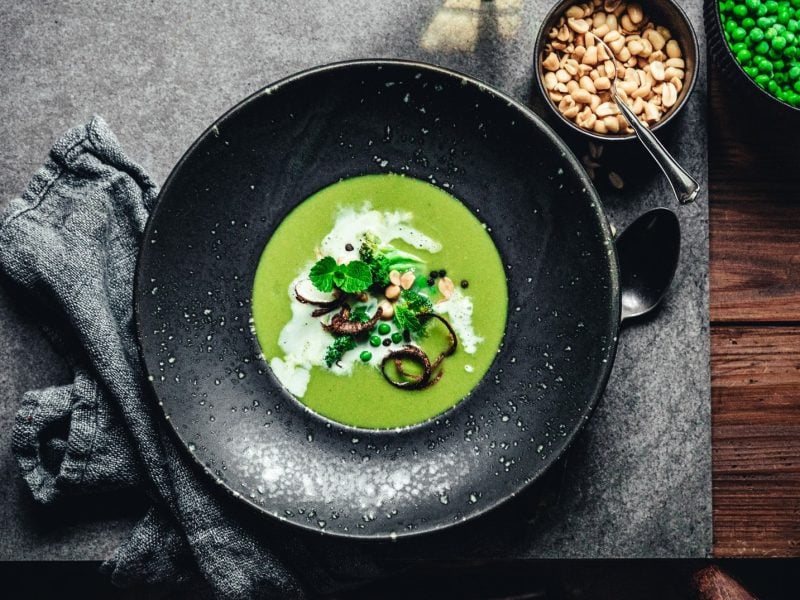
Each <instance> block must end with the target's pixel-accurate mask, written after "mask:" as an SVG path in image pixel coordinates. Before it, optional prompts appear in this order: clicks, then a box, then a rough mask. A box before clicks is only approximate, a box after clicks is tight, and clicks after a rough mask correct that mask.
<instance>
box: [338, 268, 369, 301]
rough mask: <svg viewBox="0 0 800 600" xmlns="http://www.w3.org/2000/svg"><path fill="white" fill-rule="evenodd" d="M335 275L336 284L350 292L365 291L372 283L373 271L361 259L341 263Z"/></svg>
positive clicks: (344, 290)
mask: <svg viewBox="0 0 800 600" xmlns="http://www.w3.org/2000/svg"><path fill="white" fill-rule="evenodd" d="M333 277H334V282H335V283H336V285H337V286H338V287H340V288H342V291H343V292H347V293H348V294H355V293H357V292H363V291H364V290H366V289H367V288H368V287H369V286H371V285H372V271H370V268H369V267H368V266H367V264H366V263H363V262H361V261H360V260H354V261H351V262H349V263H347V264H346V265H340V266H339V269H337V271H336V272H335V273H334V276H333Z"/></svg>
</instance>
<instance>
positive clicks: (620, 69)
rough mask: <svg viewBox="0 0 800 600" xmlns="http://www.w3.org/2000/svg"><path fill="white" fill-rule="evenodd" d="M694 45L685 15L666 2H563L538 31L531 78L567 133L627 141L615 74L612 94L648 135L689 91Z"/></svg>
mask: <svg viewBox="0 0 800 600" xmlns="http://www.w3.org/2000/svg"><path fill="white" fill-rule="evenodd" d="M591 34H594V35H591ZM594 36H597V37H598V38H600V39H602V40H603V41H604V42H605V45H606V46H608V48H609V49H610V50H611V51H612V52H613V53H614V56H613V57H612V56H608V54H607V52H606V50H605V48H603V47H602V46H601V45H599V44H598V43H597V42H596V39H595V37H594ZM697 47H698V43H697V36H696V34H695V32H694V29H692V26H691V24H690V23H689V19H688V17H687V16H686V13H684V11H683V9H681V8H680V6H678V5H677V4H675V3H674V2H672V1H671V0H654V1H651V2H641V3H639V2H625V1H623V0H587V1H585V2H580V1H579V0H564V1H562V2H559V3H558V4H556V5H555V6H554V7H553V8H552V9H551V11H550V12H549V13H548V14H547V16H546V17H545V18H544V21H543V22H542V26H541V29H540V30H539V35H538V37H537V40H536V46H535V51H534V52H535V54H534V56H535V60H536V63H535V64H536V69H535V72H536V81H537V83H538V86H539V89H540V91H541V93H542V95H543V96H544V98H545V100H546V104H547V105H548V106H549V107H550V108H551V109H552V110H553V112H554V113H555V114H556V115H558V117H559V118H560V119H561V120H563V121H564V122H565V123H566V124H567V125H569V126H570V127H572V128H573V129H576V130H577V131H580V132H581V133H583V134H585V135H588V136H590V137H593V138H595V139H599V140H602V141H608V140H625V139H633V138H635V137H636V136H635V135H634V132H633V129H631V127H630V125H629V124H628V122H627V121H626V120H625V117H624V116H623V115H622V114H620V110H619V108H618V106H617V105H616V103H615V102H614V99H613V98H612V86H613V85H614V79H615V76H616V87H617V91H618V93H619V94H620V95H621V96H622V98H623V99H624V101H625V102H626V103H627V104H628V106H630V107H631V108H632V109H633V112H634V113H635V114H636V115H637V116H638V118H639V120H640V121H641V122H642V123H644V124H645V125H646V126H647V127H649V128H651V129H653V130H655V129H657V128H659V127H661V126H663V125H665V124H666V123H667V122H669V121H670V120H671V119H672V118H673V117H674V116H675V115H676V114H677V113H678V112H679V111H680V109H681V107H682V106H683V105H684V104H685V102H686V99H687V98H688V97H689V94H691V91H692V89H693V88H694V83H695V80H696V79H697V67H698V59H697Z"/></svg>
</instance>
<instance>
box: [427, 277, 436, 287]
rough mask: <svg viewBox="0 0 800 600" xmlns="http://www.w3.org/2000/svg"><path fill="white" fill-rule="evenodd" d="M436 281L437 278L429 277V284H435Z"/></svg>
mask: <svg viewBox="0 0 800 600" xmlns="http://www.w3.org/2000/svg"><path fill="white" fill-rule="evenodd" d="M434 283H436V280H435V279H434V278H433V277H429V278H428V285H433V284H434Z"/></svg>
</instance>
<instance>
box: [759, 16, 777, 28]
mask: <svg viewBox="0 0 800 600" xmlns="http://www.w3.org/2000/svg"><path fill="white" fill-rule="evenodd" d="M773 23H775V18H774V17H758V19H756V24H757V25H758V26H759V27H760V28H761V29H767V28H768V27H770V26H772V24H773Z"/></svg>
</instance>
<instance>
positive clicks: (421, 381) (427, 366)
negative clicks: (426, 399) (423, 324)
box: [381, 313, 458, 390]
mask: <svg viewBox="0 0 800 600" xmlns="http://www.w3.org/2000/svg"><path fill="white" fill-rule="evenodd" d="M420 318H424V319H425V320H426V321H427V320H428V319H436V320H438V321H441V323H442V324H443V325H444V326H445V327H446V328H447V332H448V333H449V335H450V345H449V346H448V347H447V349H446V350H445V351H444V352H442V353H441V354H439V356H438V357H437V358H436V360H435V361H433V362H432V363H431V360H430V358H428V355H427V354H425V351H424V350H422V348H420V347H418V346H411V345H407V346H403V347H402V348H401V349H399V350H395V351H394V352H390V353H389V354H388V355H386V357H385V358H384V359H383V361H382V362H381V373H383V377H384V379H386V381H388V382H389V383H391V384H392V385H393V386H395V387H398V388H402V389H406V390H421V389H424V388H426V387H430V386H432V385H433V384H434V383H436V382H437V381H439V380H440V379H441V378H442V373H444V370H443V369H439V372H438V373H436V375H435V376H434V377H433V379H431V375H432V374H433V372H434V371H436V369H437V368H438V367H439V366H440V365H441V364H442V361H443V360H444V359H445V358H447V357H448V356H452V355H453V353H454V352H455V351H456V349H457V348H458V337H457V336H456V332H455V330H453V326H452V325H450V323H449V321H448V320H447V319H445V318H444V317H442V316H441V315H437V314H436V313H423V314H421V315H420ZM403 358H410V359H412V360H414V361H416V362H419V364H420V365H421V366H422V368H423V371H424V372H423V373H422V375H412V374H411V373H409V372H408V371H406V370H405V369H404V368H403V360H402V359H403ZM389 360H393V361H394V366H395V368H396V369H397V372H398V373H399V374H400V376H401V377H404V378H405V379H407V380H408V381H393V380H392V379H390V378H389V376H388V375H387V374H386V363H387V362H388V361H389Z"/></svg>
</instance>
